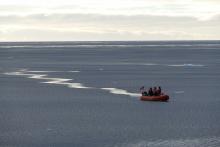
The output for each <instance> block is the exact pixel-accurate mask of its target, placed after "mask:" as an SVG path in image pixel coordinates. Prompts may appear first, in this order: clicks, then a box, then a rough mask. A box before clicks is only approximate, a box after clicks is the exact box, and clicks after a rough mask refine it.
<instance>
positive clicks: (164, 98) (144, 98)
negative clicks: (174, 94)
mask: <svg viewBox="0 0 220 147" xmlns="http://www.w3.org/2000/svg"><path fill="white" fill-rule="evenodd" d="M140 100H142V101H168V100H169V96H168V95H165V94H163V95H160V96H141V97H140Z"/></svg>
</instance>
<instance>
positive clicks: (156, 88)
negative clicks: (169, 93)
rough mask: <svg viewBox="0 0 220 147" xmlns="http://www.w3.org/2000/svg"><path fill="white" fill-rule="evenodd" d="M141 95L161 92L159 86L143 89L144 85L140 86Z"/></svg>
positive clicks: (156, 94)
mask: <svg viewBox="0 0 220 147" xmlns="http://www.w3.org/2000/svg"><path fill="white" fill-rule="evenodd" d="M140 90H141V94H142V96H160V95H161V94H162V92H161V87H160V86H159V87H154V88H152V87H150V88H149V89H148V90H145V88H144V86H142V87H141V88H140Z"/></svg>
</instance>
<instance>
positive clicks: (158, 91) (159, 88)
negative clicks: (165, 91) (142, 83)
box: [157, 86, 161, 95]
mask: <svg viewBox="0 0 220 147" xmlns="http://www.w3.org/2000/svg"><path fill="white" fill-rule="evenodd" d="M157 94H158V95H161V87H160V86H159V87H158V89H157Z"/></svg>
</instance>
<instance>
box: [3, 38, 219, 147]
mask: <svg viewBox="0 0 220 147" xmlns="http://www.w3.org/2000/svg"><path fill="white" fill-rule="evenodd" d="M143 85H144V86H145V87H146V88H149V87H151V86H162V89H163V91H164V92H165V93H167V94H169V96H170V100H169V101H168V102H142V101H140V100H139V96H138V95H139V88H140V87H141V86H143ZM106 88H107V89H106ZM109 88H111V90H108V89H109ZM219 124H220V41H146V42H144V41H136V42H14V43H13V42H11V43H7V42H5V43H4V42H2V43H0V146H1V147H67V146H68V147H73V146H76V147H182V146H183V147H219V146H220V125H219Z"/></svg>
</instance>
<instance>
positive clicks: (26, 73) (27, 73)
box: [4, 69, 141, 97]
mask: <svg viewBox="0 0 220 147" xmlns="http://www.w3.org/2000/svg"><path fill="white" fill-rule="evenodd" d="M51 72H64V71H32V70H27V69H22V70H18V71H16V72H6V73H4V74H5V75H11V76H23V77H26V78H29V79H37V80H43V82H40V83H45V84H55V85H63V86H66V87H68V88H76V89H97V90H105V91H108V92H109V93H111V94H117V95H127V96H130V97H139V96H141V95H140V94H139V93H131V92H128V91H127V90H124V89H117V88H96V87H87V86H84V85H83V84H82V83H76V82H72V81H74V79H65V78H52V77H49V75H48V74H46V73H51ZM67 72H72V73H78V72H80V71H67ZM42 73H43V74H42Z"/></svg>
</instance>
